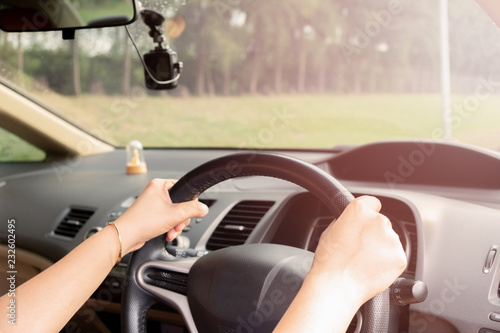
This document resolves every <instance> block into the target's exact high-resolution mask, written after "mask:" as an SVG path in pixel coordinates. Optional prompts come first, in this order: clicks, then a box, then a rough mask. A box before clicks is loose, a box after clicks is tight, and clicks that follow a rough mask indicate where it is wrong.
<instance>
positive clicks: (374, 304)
mask: <svg viewBox="0 0 500 333" xmlns="http://www.w3.org/2000/svg"><path fill="white" fill-rule="evenodd" d="M244 176H267V177H274V178H279V179H283V180H287V181H290V182H292V183H295V184H297V185H299V186H301V187H303V188H305V189H306V190H308V191H310V192H311V193H313V194H314V195H316V196H317V197H318V198H319V199H320V200H321V201H322V202H323V203H324V204H325V205H326V206H327V207H329V208H330V209H331V211H332V213H333V214H334V215H335V216H337V217H338V216H339V215H340V214H341V213H342V212H343V210H344V209H345V208H346V207H347V205H348V204H349V203H350V202H351V201H352V200H353V199H354V197H353V196H352V194H351V193H349V192H348V191H347V189H345V187H344V186H342V185H341V184H340V183H339V182H338V181H337V180H336V179H335V178H333V177H332V176H331V175H329V174H328V173H326V172H324V171H323V170H321V169H319V168H317V167H315V166H314V165H311V164H308V163H305V162H303V161H300V160H298V159H295V158H292V157H287V156H283V155H277V154H269V153H241V154H234V155H228V156H224V157H221V158H217V159H215V160H212V161H209V162H207V163H205V164H203V165H201V166H199V167H197V168H195V169H194V170H192V171H190V172H189V173H187V174H186V175H185V176H184V177H182V178H181V179H180V180H179V181H178V182H177V183H176V184H175V185H174V187H173V188H172V189H171V190H170V196H171V199H172V201H173V202H174V203H179V202H183V201H188V200H192V199H194V198H196V197H198V195H200V194H201V193H202V192H204V191H205V190H207V189H208V188H210V187H212V186H214V185H216V184H218V183H220V182H222V181H225V180H228V179H232V178H238V177H244ZM164 245H165V244H164V236H163V235H162V236H159V237H156V238H154V239H152V240H150V241H148V242H147V243H146V244H145V245H144V246H143V247H142V248H141V249H140V250H138V251H136V252H134V253H133V254H132V257H131V260H130V263H129V265H128V270H127V281H126V283H125V287H124V292H123V297H122V330H123V331H124V332H127V333H129V332H130V333H142V332H146V312H147V310H148V309H149V308H150V307H151V305H152V304H154V303H155V302H156V300H155V299H154V298H153V296H152V295H151V294H149V293H148V292H146V291H144V290H143V289H142V288H141V287H140V286H139V285H138V282H137V277H136V272H137V271H138V269H139V266H141V265H142V264H143V263H144V262H146V261H152V260H162V259H165V258H166V251H165V246H164ZM228 251H230V249H229V250H228ZM304 252H307V251H304ZM209 255H210V254H209ZM209 255H207V256H209ZM200 261H201V260H200ZM257 261H258V260H257ZM197 264H198V262H197V263H196V264H195V266H193V269H192V271H194V272H196V271H200V269H194V268H196V265H197ZM189 280H194V278H193V277H192V276H191V274H190V276H189ZM189 280H188V281H189ZM188 294H189V282H188ZM386 298H387V302H386V300H385V299H386ZM190 304H191V300H190ZM285 309H286V308H285ZM362 313H363V325H362V329H361V332H387V327H388V320H389V316H388V314H389V299H388V297H387V295H385V296H384V294H381V295H379V296H376V297H375V298H374V299H372V300H370V301H368V302H367V303H366V304H365V305H364V306H363V309H362ZM193 317H194V318H195V322H196V324H197V327H198V329H199V330H200V331H203V330H204V328H203V326H204V325H203V324H204V323H203V322H199V321H197V320H196V317H197V316H196V314H195V313H193ZM205 317H206V315H205Z"/></svg>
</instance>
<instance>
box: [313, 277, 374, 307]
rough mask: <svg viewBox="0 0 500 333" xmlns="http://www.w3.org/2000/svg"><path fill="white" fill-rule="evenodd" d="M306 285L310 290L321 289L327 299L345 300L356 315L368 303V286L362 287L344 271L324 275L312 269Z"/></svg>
mask: <svg viewBox="0 0 500 333" xmlns="http://www.w3.org/2000/svg"><path fill="white" fill-rule="evenodd" d="M304 284H305V285H306V286H307V287H310V288H315V289H318V288H319V289H320V290H321V295H324V297H325V298H326V299H335V298H340V299H343V300H345V304H348V305H350V306H351V307H352V311H354V313H355V312H356V311H357V310H358V309H359V307H361V305H363V303H364V302H365V301H366V299H365V297H364V294H365V288H366V286H363V285H360V284H359V283H358V282H357V281H356V280H355V279H354V278H353V277H352V276H351V275H350V274H349V272H347V271H344V270H333V271H329V272H328V273H323V272H316V271H315V270H314V269H311V271H310V272H309V273H308V274H307V277H306V279H305V280H304Z"/></svg>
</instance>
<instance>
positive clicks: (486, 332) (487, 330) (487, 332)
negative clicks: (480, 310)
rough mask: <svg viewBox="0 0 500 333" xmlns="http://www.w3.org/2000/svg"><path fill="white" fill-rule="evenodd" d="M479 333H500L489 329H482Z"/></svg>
mask: <svg viewBox="0 0 500 333" xmlns="http://www.w3.org/2000/svg"><path fill="white" fill-rule="evenodd" d="M478 333H500V331H495V330H490V329H489V328H481V329H480V330H479V332H478Z"/></svg>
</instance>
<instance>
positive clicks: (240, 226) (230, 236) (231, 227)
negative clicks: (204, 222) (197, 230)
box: [207, 201, 274, 251]
mask: <svg viewBox="0 0 500 333" xmlns="http://www.w3.org/2000/svg"><path fill="white" fill-rule="evenodd" d="M273 205H274V202H273V201H241V202H240V203H238V204H237V205H235V206H234V207H233V208H232V209H231V210H230V211H229V213H227V215H226V216H225V217H224V218H223V219H222V221H221V222H220V223H219V225H218V226H217V229H215V231H214V233H213V234H212V236H210V239H209V240H208V242H207V250H212V251H213V250H218V249H222V248H225V247H229V246H235V245H241V244H243V243H245V241H246V240H247V238H248V236H249V235H250V233H251V232H252V231H253V229H254V228H255V227H256V226H257V224H258V223H259V222H260V220H261V219H262V217H263V216H264V215H265V214H266V213H267V212H268V211H269V209H270V208H271V207H272V206H273Z"/></svg>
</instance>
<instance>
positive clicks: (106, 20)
mask: <svg viewBox="0 0 500 333" xmlns="http://www.w3.org/2000/svg"><path fill="white" fill-rule="evenodd" d="M135 19H136V6H135V1H134V0H102V1H97V2H95V1H87V0H0V29H2V30H4V31H7V32H29V31H49V30H61V31H63V37H65V38H66V37H67V39H71V37H72V36H74V32H75V30H76V29H86V28H100V27H112V26H120V25H126V24H130V23H132V22H134V21H135Z"/></svg>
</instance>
